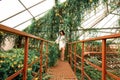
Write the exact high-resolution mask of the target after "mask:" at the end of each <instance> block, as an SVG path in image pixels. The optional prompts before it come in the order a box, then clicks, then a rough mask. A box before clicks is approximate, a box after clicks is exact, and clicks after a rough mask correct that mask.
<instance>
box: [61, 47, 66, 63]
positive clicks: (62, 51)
mask: <svg viewBox="0 0 120 80" xmlns="http://www.w3.org/2000/svg"><path fill="white" fill-rule="evenodd" d="M64 54H65V48H61V56H60V57H61V60H62V61H64Z"/></svg>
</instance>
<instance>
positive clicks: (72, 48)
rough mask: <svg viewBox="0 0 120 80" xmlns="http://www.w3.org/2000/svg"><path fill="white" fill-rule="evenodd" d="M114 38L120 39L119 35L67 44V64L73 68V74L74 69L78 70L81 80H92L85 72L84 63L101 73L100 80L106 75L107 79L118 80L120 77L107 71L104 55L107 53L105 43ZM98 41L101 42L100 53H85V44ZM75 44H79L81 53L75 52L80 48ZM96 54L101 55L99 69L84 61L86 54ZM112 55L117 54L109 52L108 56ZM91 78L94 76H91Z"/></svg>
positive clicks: (104, 78) (104, 79) (103, 79)
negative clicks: (86, 79)
mask: <svg viewBox="0 0 120 80" xmlns="http://www.w3.org/2000/svg"><path fill="white" fill-rule="evenodd" d="M115 38H120V34H113V35H108V36H102V37H97V38H91V39H86V40H80V41H75V42H71V43H68V52H69V53H68V54H69V62H70V64H71V66H74V69H73V70H74V72H75V73H76V69H79V70H80V71H81V80H84V79H85V77H87V78H88V80H93V79H92V78H91V77H90V75H88V74H87V73H86V72H85V63H87V64H89V65H90V66H91V67H93V68H95V69H97V70H98V71H101V79H102V80H106V76H107V75H109V77H111V78H113V79H115V80H120V76H117V75H115V74H113V73H111V72H109V71H107V65H106V54H107V53H109V52H108V51H107V49H106V48H107V46H106V43H107V40H108V39H115ZM99 40H101V47H102V48H101V52H97V51H91V52H90V51H89V52H88V51H87V52H86V49H85V48H86V47H85V43H87V42H92V41H99ZM77 44H80V46H81V50H82V51H79V52H78V51H76V50H77V49H78V48H80V47H77ZM91 44H92V43H91ZM91 47H92V46H91ZM99 51H100V50H99ZM78 53H79V54H78ZM98 53H99V55H100V54H101V60H102V61H101V67H100V66H98V65H96V64H94V63H92V62H90V61H88V60H87V59H86V55H87V54H98ZM113 53H116V54H117V52H110V54H113ZM73 56H74V57H73ZM93 56H94V55H93ZM80 60H81V61H80ZM80 62H81V63H80ZM79 64H81V65H79ZM91 75H92V74H91ZM93 76H95V75H93Z"/></svg>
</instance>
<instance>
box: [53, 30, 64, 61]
mask: <svg viewBox="0 0 120 80" xmlns="http://www.w3.org/2000/svg"><path fill="white" fill-rule="evenodd" d="M59 34H60V35H59V37H58V38H57V39H56V41H55V42H56V43H58V44H59V50H60V51H61V56H60V58H61V60H62V61H64V53H65V46H66V38H65V33H64V31H63V30H61V31H60V32H59Z"/></svg>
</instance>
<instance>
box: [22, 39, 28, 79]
mask: <svg viewBox="0 0 120 80" xmlns="http://www.w3.org/2000/svg"><path fill="white" fill-rule="evenodd" d="M28 48H29V38H28V37H25V47H24V66H23V80H27V68H28Z"/></svg>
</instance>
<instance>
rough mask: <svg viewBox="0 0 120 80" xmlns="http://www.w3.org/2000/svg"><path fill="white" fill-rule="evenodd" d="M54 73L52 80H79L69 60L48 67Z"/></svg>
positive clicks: (49, 71) (50, 72) (49, 72)
mask: <svg viewBox="0 0 120 80" xmlns="http://www.w3.org/2000/svg"><path fill="white" fill-rule="evenodd" d="M48 74H50V75H52V77H51V79H50V80H77V77H76V76H75V74H74V72H73V70H72V68H71V67H70V64H69V63H68V62H67V61H60V60H59V61H58V62H57V64H56V66H54V67H52V68H49V69H48Z"/></svg>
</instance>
